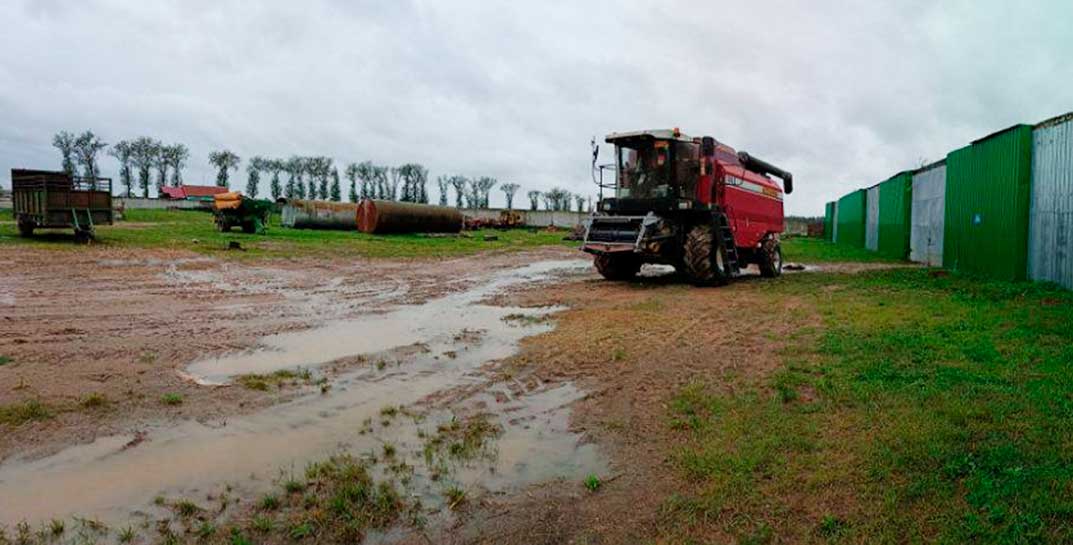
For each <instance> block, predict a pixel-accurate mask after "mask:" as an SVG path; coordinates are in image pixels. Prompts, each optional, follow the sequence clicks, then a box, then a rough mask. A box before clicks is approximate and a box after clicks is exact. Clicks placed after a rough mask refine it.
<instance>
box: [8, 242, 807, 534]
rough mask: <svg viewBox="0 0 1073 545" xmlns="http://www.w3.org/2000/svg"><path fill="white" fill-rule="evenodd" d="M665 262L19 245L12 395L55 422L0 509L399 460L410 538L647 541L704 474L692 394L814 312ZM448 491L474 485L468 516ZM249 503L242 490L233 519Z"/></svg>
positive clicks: (12, 477)
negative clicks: (456, 450)
mask: <svg viewBox="0 0 1073 545" xmlns="http://www.w3.org/2000/svg"><path fill="white" fill-rule="evenodd" d="M647 273H648V275H649V277H648V278H645V279H643V280H641V281H639V282H636V283H630V284H623V283H608V282H603V281H601V280H598V279H597V278H596V276H595V275H594V274H593V273H592V272H591V268H590V267H589V266H588V263H587V262H586V261H585V260H584V259H583V258H581V257H580V256H578V254H577V253H576V252H575V251H571V250H569V249H563V248H548V249H543V250H538V251H533V252H526V253H504V254H486V255H483V256H479V257H477V258H473V257H469V258H460V259H452V260H436V261H429V260H414V261H361V262H343V261H314V260H295V261H271V262H261V263H254V264H235V263H231V262H226V261H217V260H212V259H206V258H201V257H193V256H190V255H188V254H183V253H168V252H163V251H131V252H122V251H114V250H110V251H106V250H96V249H89V250H87V251H86V252H80V253H64V254H57V253H50V252H35V251H20V252H18V253H17V254H16V255H14V256H13V257H12V260H11V262H10V267H9V276H8V278H9V282H7V283H5V285H4V287H3V288H2V291H0V306H2V307H3V311H4V322H3V323H4V328H3V332H2V333H0V355H4V356H7V357H9V358H10V359H11V363H8V364H7V365H4V366H3V367H0V404H2V405H6V406H16V405H20V404H25V403H27V402H35V403H38V404H39V405H40V407H42V408H43V411H44V413H45V414H43V415H41V417H39V418H28V419H26V421H24V422H21V423H19V424H18V425H14V426H12V425H9V426H8V427H7V428H6V429H5V430H4V434H3V437H2V439H0V456H2V457H3V462H2V463H0V498H5V497H6V498H11V500H10V501H8V502H7V503H3V502H0V512H2V513H4V516H5V520H3V521H0V522H4V523H6V524H14V523H15V522H17V521H19V520H24V519H25V520H32V521H35V522H40V521H45V520H48V519H49V518H51V517H56V516H59V517H64V516H71V515H75V514H78V515H83V516H91V517H99V518H101V519H102V520H106V521H108V522H109V523H112V524H123V522H124V521H129V520H138V521H142V522H144V523H145V524H146V525H149V524H151V523H152V522H153V521H159V520H161V519H166V517H167V516H168V514H169V506H170V505H171V504H170V503H169V502H170V501H171V500H170V499H169V500H163V499H162V498H193V499H194V500H195V501H202V502H207V501H216V500H217V499H219V498H221V497H231V496H238V497H240V498H247V502H248V501H249V499H250V498H256V497H257V496H258V495H260V494H263V493H265V491H266V490H268V489H269V488H271V487H272V486H274V484H275V483H277V482H278V481H279V479H280V478H281V477H280V476H279V472H280V471H281V470H282V471H284V472H286V468H287V467H290V468H291V469H290V471H291V472H292V473H293V472H294V471H295V468H296V467H297V468H298V471H301V468H302V467H304V466H305V464H307V463H309V462H310V461H313V460H316V459H318V458H322V457H325V456H330V455H332V454H335V453H339V452H355V453H366V455H369V454H371V455H372V457H373V459H375V458H376V456H377V453H379V452H381V451H383V452H384V454H383V455H381V456H380V458H381V459H383V458H384V457H385V456H386V457H387V458H389V459H396V458H395V457H396V456H398V458H397V459H399V460H402V462H401V465H402V466H403V467H409V469H408V470H407V473H406V477H405V478H403V479H402V480H401V482H402V483H403V488H404V489H405V490H407V491H409V492H408V493H410V494H413V495H414V496H415V497H421V498H423V499H424V501H425V504H426V506H428V507H427V510H426V515H427V517H428V519H429V522H428V523H426V524H423V525H421V526H420V528H419V529H415V528H412V527H404V528H403V529H400V530H397V531H395V532H394V533H392V534H389V535H388V541H398V542H415V543H416V542H423V541H424V540H426V539H427V538H428V536H429V535H430V534H432V535H435V536H437V541H439V542H459V543H465V542H490V543H492V542H494V543H501V542H517V543H561V542H566V541H571V540H575V539H585V540H589V542H609V543H625V542H632V541H633V540H636V539H642V538H645V537H648V536H651V535H653V534H654V533H656V532H657V531H658V524H659V520H658V517H657V514H658V512H659V509H660V505H661V503H662V502H663V501H664V500H665V499H666V497H667V496H668V495H670V494H672V493H673V492H674V491H675V490H677V489H679V488H681V487H684V486H688V484H687V483H681V482H678V481H677V480H676V478H675V477H674V472H673V471H672V468H670V467H669V466H668V464H667V457H668V449H669V448H670V446H671V445H673V444H674V442H675V437H674V432H673V430H672V429H671V428H670V427H669V426H668V425H667V414H668V413H667V406H666V404H667V402H668V400H669V399H670V397H671V395H672V394H673V392H675V391H677V390H678V389H680V388H681V387H682V386H683V385H685V384H687V383H689V382H691V381H693V380H698V379H703V380H705V381H707V382H716V383H719V382H725V383H726V384H740V383H741V381H740V378H741V377H742V376H746V377H750V376H755V377H762V376H764V375H765V374H766V373H767V372H768V371H769V370H770V369H772V368H773V367H774V366H775V365H776V364H777V362H778V358H777V357H776V355H777V351H778V350H779V348H780V346H781V345H780V342H779V341H778V338H779V335H780V332H782V331H785V330H786V329H787V328H792V327H794V326H795V323H805V322H807V321H808V320H809V319H810V315H809V312H808V311H807V309H802V308H799V306H800V305H799V304H798V303H797V302H796V301H794V300H792V299H791V300H785V301H782V302H780V303H779V305H780V306H779V308H771V307H770V306H769V301H768V300H767V299H766V298H765V297H764V296H763V294H762V291H761V289H760V287H759V286H760V284H761V283H762V282H761V281H760V280H758V279H744V280H742V281H739V282H737V283H735V284H732V285H731V286H730V287H727V288H723V289H715V290H698V289H695V288H692V287H689V286H685V285H681V284H677V283H674V282H673V281H672V279H670V278H669V277H667V276H661V272H660V271H658V270H657V271H647ZM773 316H778V317H779V318H778V319H777V320H776V319H773ZM669 317H671V318H669ZM556 323H557V324H558V326H557V327H555V325H554V324H556ZM299 368H301V369H302V370H301V371H296V369H299ZM721 377H727V378H734V379H735V380H726V381H721V380H720V378H721ZM470 415H486V416H487V417H488V418H489V419H490V423H491V427H492V428H494V429H495V430H496V431H495V433H494V435H495V440H494V447H493V448H492V450H493V451H494V452H493V453H492V455H490V456H475V457H474V459H468V458H467V459H465V460H462V461H461V462H459V461H458V460H455V462H458V463H452V464H451V467H450V468H446V469H445V468H443V467H441V466H440V465H438V463H437V462H436V459H435V457H434V456H431V457H430V455H429V453H428V448H429V440H428V436H429V434H434V433H435V430H438V429H439V430H442V429H443V428H444V427H445V426H449V425H451V424H450V423H453V422H457V421H459V419H460V418H465V417H467V416H470ZM479 444H480V445H482V448H481V450H483V448H484V447H483V445H484V443H483V440H482V441H481V442H480V443H479ZM389 448H390V452H389ZM422 451H424V452H423V453H422ZM396 452H398V453H399V454H398V455H396V454H395V453H396ZM398 465H399V464H397V463H396V464H393V465H392V466H391V467H394V468H397V467H398ZM391 471H395V470H391V469H389V470H385V474H386V473H390V472H391ZM447 473H449V476H447V477H445V475H446V474H447ZM587 477H598V478H599V479H600V482H601V484H600V487H599V488H600V489H599V492H598V493H593V492H590V491H587V490H586V488H585V487H584V486H582V484H581V483H582V481H583V480H584V479H585V478H587ZM444 482H450V483H455V484H454V485H452V486H457V487H458V488H459V489H461V490H466V491H469V493H470V499H469V501H468V502H467V503H466V508H465V509H462V510H459V509H448V508H447V504H448V503H449V502H448V501H445V500H443V499H442V497H440V496H439V495H438V494H439V493H441V492H442V491H443V490H444V487H445V485H444V484H443V483H444ZM26 490H34V491H35V492H34V493H33V494H28V495H27V494H18V493H17V492H19V491H26ZM85 490H91V491H93V492H92V493H90V494H83V493H81V492H80V491H85ZM198 498H202V499H201V500H197V499H198ZM247 505H248V503H247ZM250 516H251V514H250V512H249V508H248V507H246V508H244V507H242V501H238V502H235V503H227V502H225V503H224V505H223V506H222V507H221V508H220V512H219V514H218V517H219V520H223V521H226V520H228V519H231V520H243V519H244V517H245V518H249V517H250Z"/></svg>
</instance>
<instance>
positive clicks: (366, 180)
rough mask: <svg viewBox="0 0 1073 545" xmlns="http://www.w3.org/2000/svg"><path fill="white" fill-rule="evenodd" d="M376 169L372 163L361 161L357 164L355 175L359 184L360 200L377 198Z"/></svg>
mask: <svg viewBox="0 0 1073 545" xmlns="http://www.w3.org/2000/svg"><path fill="white" fill-rule="evenodd" d="M376 169H377V167H376V166H374V165H373V162H372V161H362V162H361V163H359V164H358V166H357V170H356V172H355V175H356V176H357V177H358V180H359V181H360V182H361V184H360V185H361V191H360V192H359V196H360V197H361V198H362V199H375V198H377V197H379V191H378V190H377V189H376V187H375V184H376Z"/></svg>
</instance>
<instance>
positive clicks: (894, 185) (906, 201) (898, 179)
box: [877, 172, 913, 259]
mask: <svg viewBox="0 0 1073 545" xmlns="http://www.w3.org/2000/svg"><path fill="white" fill-rule="evenodd" d="M878 189H879V209H878V215H879V234H878V235H877V239H878V240H877V246H878V251H879V253H880V254H882V255H884V256H886V257H890V258H893V259H905V258H907V257H909V225H910V223H909V222H910V217H909V209H910V207H911V206H912V193H911V192H912V190H913V176H912V175H911V174H910V173H908V172H902V173H899V174H898V175H896V176H894V177H893V178H891V179H889V180H887V181H885V182H883V183H881V184H879V188H878Z"/></svg>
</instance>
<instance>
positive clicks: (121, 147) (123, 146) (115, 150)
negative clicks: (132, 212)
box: [108, 140, 134, 198]
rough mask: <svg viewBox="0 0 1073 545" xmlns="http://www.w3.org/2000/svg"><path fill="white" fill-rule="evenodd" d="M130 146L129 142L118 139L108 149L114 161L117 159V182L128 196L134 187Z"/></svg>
mask: <svg viewBox="0 0 1073 545" xmlns="http://www.w3.org/2000/svg"><path fill="white" fill-rule="evenodd" d="M131 148H132V146H131V143H130V142H128V141H126V140H120V141H119V142H116V143H115V144H114V145H113V146H112V149H110V150H108V155H111V156H112V157H115V159H116V161H119V183H120V184H122V185H123V189H124V192H125V193H126V195H127V197H128V198H130V197H131V196H132V194H133V189H134V174H133V173H132V172H131V170H130V163H131V155H132V149H131Z"/></svg>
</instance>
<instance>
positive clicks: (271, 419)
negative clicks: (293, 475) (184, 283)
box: [0, 261, 601, 525]
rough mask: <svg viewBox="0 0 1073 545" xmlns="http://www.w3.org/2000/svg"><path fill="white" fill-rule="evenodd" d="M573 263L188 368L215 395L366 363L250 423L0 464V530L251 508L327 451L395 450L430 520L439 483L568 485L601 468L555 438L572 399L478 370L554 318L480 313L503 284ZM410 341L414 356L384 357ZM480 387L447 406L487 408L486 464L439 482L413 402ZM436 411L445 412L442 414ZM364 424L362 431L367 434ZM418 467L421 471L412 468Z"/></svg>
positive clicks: (433, 414) (179, 429)
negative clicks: (289, 373) (184, 505)
mask: <svg viewBox="0 0 1073 545" xmlns="http://www.w3.org/2000/svg"><path fill="white" fill-rule="evenodd" d="M587 266H588V263H587V262H579V261H562V262H542V263H537V264H533V265H530V266H527V267H523V268H521V269H515V270H511V271H507V272H504V273H500V274H497V275H495V276H493V277H492V279H491V280H490V281H488V282H486V283H483V284H481V285H480V286H479V287H477V288H474V289H471V290H469V291H464V292H460V293H457V294H453V295H448V296H446V297H442V298H440V299H436V300H432V301H430V302H428V303H426V304H423V305H415V306H404V307H397V308H394V309H389V310H387V311H385V312H383V313H381V314H378V315H375V316H370V317H366V318H360V319H355V320H348V321H346V322H341V323H333V324H329V325H325V326H322V327H318V328H313V329H310V330H307V331H304V332H297V333H291V334H284V335H275V336H272V337H267V338H266V339H264V340H263V342H262V343H261V345H260V346H259V347H258V348H256V349H254V350H252V351H247V352H244V353H239V354H232V355H227V356H224V357H220V358H213V359H206V360H201V361H198V362H195V363H194V364H192V365H191V366H190V367H189V371H190V373H191V374H192V375H195V376H197V377H198V378H199V379H200V380H202V381H205V382H208V383H223V382H226V381H228V380H230V379H231V378H232V377H234V376H235V375H239V374H245V373H254V372H257V373H261V372H270V371H273V370H278V369H285V368H294V367H304V368H309V367H315V366H317V365H321V364H324V363H326V362H330V361H333V360H338V359H340V358H345V357H352V356H366V357H367V358H368V359H369V361H371V362H382V363H376V364H373V365H369V366H363V367H361V368H360V369H358V370H356V371H350V372H348V373H346V374H343V375H340V376H339V377H337V379H336V380H335V381H334V382H333V383H332V386H331V388H330V389H329V390H327V392H326V393H324V394H318V393H312V394H310V395H306V396H304V397H299V398H297V399H294V400H292V401H289V402H286V403H282V404H278V405H275V406H272V407H270V408H268V409H266V410H264V411H261V412H258V413H255V414H252V415H248V416H241V417H235V418H231V419H228V420H225V421H217V422H208V423H202V422H197V421H186V422H182V423H180V424H178V425H168V426H164V425H161V426H159V427H151V428H149V429H146V430H138V431H137V432H132V433H130V434H124V435H116V436H109V437H102V438H99V439H97V440H96V441H94V442H93V443H89V444H85V445H77V446H73V447H69V448H67V449H65V450H63V451H60V452H59V453H57V454H55V455H53V456H49V457H46V458H42V459H38V460H20V459H9V460H8V461H6V462H5V463H4V464H3V465H0V524H8V525H11V524H15V523H17V522H19V521H23V520H26V521H29V522H31V523H34V524H36V523H41V522H43V521H46V520H49V519H51V518H54V517H68V516H74V515H78V516H84V517H90V518H97V519H100V520H102V521H105V522H109V523H116V524H122V523H124V522H125V521H131V520H139V519H141V520H144V521H146V522H149V521H151V520H154V519H159V518H162V517H166V516H167V512H166V511H165V510H164V508H163V507H160V506H158V505H155V502H154V500H155V499H156V498H158V496H164V497H167V498H190V499H192V500H194V501H198V500H201V501H204V500H205V498H207V497H209V496H211V495H218V494H220V492H221V490H222V489H223V488H224V487H227V488H228V489H230V490H231V492H230V494H231V495H232V496H236V497H243V498H256V497H257V495H258V494H260V493H263V492H264V491H266V490H269V489H271V487H272V486H273V481H274V480H275V479H276V478H277V477H278V476H279V474H280V471H281V470H287V469H288V468H290V470H291V471H294V472H299V473H300V472H301V471H303V470H304V468H305V466H306V464H307V463H309V462H312V461H316V460H321V459H324V458H327V457H328V456H330V455H332V454H333V453H340V452H348V453H353V454H361V453H376V452H379V451H382V450H383V448H384V444H385V443H386V442H390V443H392V444H397V448H398V450H399V452H400V453H401V454H402V455H408V456H411V457H412V458H413V462H412V463H411V464H410V465H411V466H413V467H415V468H416V469H415V472H414V475H413V476H412V477H411V478H410V479H408V481H409V482H410V483H411V484H408V485H407V486H408V487H409V488H408V489H407V490H408V491H409V492H410V493H411V494H414V495H418V496H421V497H426V498H428V501H426V502H425V503H426V504H428V505H431V506H433V507H432V509H433V511H435V510H436V509H437V507H436V505H437V503H436V501H434V499H433V498H435V497H437V493H438V491H439V489H440V487H441V486H442V483H443V482H450V481H449V480H452V479H453V480H455V481H457V482H458V483H461V484H462V485H464V486H466V487H471V488H479V489H481V490H487V491H496V490H503V489H506V488H509V487H511V486H517V485H520V484H526V483H531V482H538V481H543V480H547V479H552V478H556V477H564V478H569V479H580V478H583V477H584V475H586V474H588V473H593V472H597V471H599V470H600V469H601V467H600V461H599V458H598V457H597V456H596V453H595V450H594V449H593V447H592V446H591V445H584V444H581V441H580V439H581V438H580V437H579V436H578V435H577V434H574V433H572V432H570V431H569V429H568V427H567V421H568V416H569V412H568V409H567V408H566V406H567V405H568V404H569V403H571V402H572V401H573V400H574V399H576V398H577V397H578V396H580V395H581V393H580V392H578V391H577V390H576V389H575V388H573V386H571V385H569V384H565V385H556V386H541V387H538V388H535V389H534V388H529V389H526V392H525V393H523V394H512V393H511V392H512V391H517V390H518V388H514V389H511V388H509V387H507V385H500V384H494V385H488V381H489V378H488V375H487V373H486V372H485V371H484V370H483V369H482V367H483V366H484V364H485V363H487V362H490V361H493V360H498V359H502V358H505V357H508V356H510V355H512V354H513V353H514V352H515V351H516V350H517V345H518V342H519V341H520V340H521V339H523V338H525V337H527V336H530V335H534V334H538V333H542V332H545V331H548V330H550V329H551V328H552V327H553V326H552V325H551V324H549V323H548V322H547V321H546V320H544V319H543V318H544V317H545V316H547V315H548V314H549V313H551V312H554V311H555V310H556V309H554V308H541V309H532V308H511V307H495V306H490V305H485V304H481V301H483V300H485V299H487V298H488V297H490V296H492V295H494V294H496V293H498V292H500V291H502V290H504V289H506V288H508V287H510V286H514V285H517V284H521V283H525V282H534V281H539V280H543V279H548V278H551V277H552V276H553V275H554V274H556V273H557V272H559V271H563V270H570V269H574V268H582V267H587ZM414 343H420V345H419V346H420V349H419V350H412V349H410V350H393V349H396V348H398V347H411V346H412V345H413V344H414ZM475 385H484V387H481V388H477V390H478V391H479V392H481V393H477V394H473V395H470V396H468V397H467V398H466V399H463V400H456V401H455V402H453V403H454V404H459V403H462V404H469V405H471V406H476V407H478V408H483V409H481V410H487V412H488V413H489V414H490V418H492V419H494V420H495V421H496V422H497V423H498V425H499V427H500V429H501V430H502V433H501V434H500V435H499V437H498V439H497V440H496V441H495V450H496V452H495V453H494V454H495V455H494V456H492V457H490V458H487V459H483V462H481V463H477V464H474V465H469V464H460V465H459V467H454V468H451V470H452V471H451V473H450V476H449V477H447V479H449V480H448V481H445V480H443V479H442V478H441V476H437V477H436V478H433V477H432V476H431V475H430V473H431V472H433V471H440V469H442V468H440V469H437V468H430V467H428V464H426V463H425V462H424V461H423V459H422V457H420V456H418V455H417V454H418V453H419V452H420V451H421V450H422V448H421V441H422V440H423V439H422V437H421V436H422V435H425V436H426V437H427V432H428V427H429V426H436V425H438V424H437V423H442V422H444V421H449V420H450V418H453V417H454V413H453V408H452V406H448V407H438V408H424V409H422V408H421V405H422V404H421V403H420V402H421V401H422V400H424V399H426V398H428V397H430V396H432V395H433V394H436V393H438V392H444V391H447V390H450V389H452V388H462V387H466V386H475ZM449 405H450V404H449ZM389 407H394V408H396V409H397V408H398V407H412V408H413V409H412V411H413V413H412V414H419V415H420V417H415V418H412V419H410V420H408V418H409V417H406V418H403V417H396V418H394V420H395V421H393V422H388V421H387V420H385V418H386V417H385V413H386V412H387V409H386V408H389ZM370 423H371V425H370ZM422 468H423V469H422Z"/></svg>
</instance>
